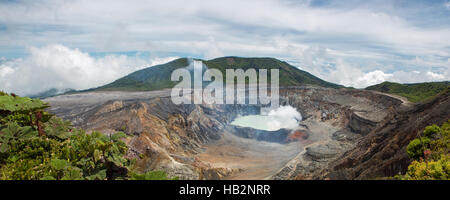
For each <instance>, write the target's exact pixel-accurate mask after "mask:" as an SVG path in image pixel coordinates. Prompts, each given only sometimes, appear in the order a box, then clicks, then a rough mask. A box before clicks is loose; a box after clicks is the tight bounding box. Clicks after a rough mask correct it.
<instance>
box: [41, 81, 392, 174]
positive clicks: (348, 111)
mask: <svg viewBox="0 0 450 200" xmlns="http://www.w3.org/2000/svg"><path fill="white" fill-rule="evenodd" d="M45 101H47V102H49V103H50V105H51V106H52V107H51V108H50V109H49V112H51V113H54V114H56V115H58V116H60V117H62V118H64V119H66V120H70V121H72V123H73V124H74V125H75V126H77V127H81V128H84V129H87V130H89V131H92V130H97V131H102V132H104V133H112V132H116V131H118V130H121V131H124V132H125V133H126V134H128V135H129V137H128V139H127V141H126V143H127V145H128V147H129V153H128V156H130V157H135V158H137V159H138V161H137V164H138V166H139V167H138V169H140V170H141V171H148V170H164V171H166V172H168V173H169V175H170V176H179V177H180V178H181V179H294V178H298V177H302V178H311V177H313V176H314V175H315V174H317V173H318V172H320V171H321V170H324V169H326V167H327V164H328V163H329V162H331V161H332V160H333V159H336V158H338V157H339V155H341V154H343V153H344V152H345V151H346V150H348V149H349V148H351V147H353V146H354V145H355V143H356V141H357V139H358V138H359V137H364V135H366V134H367V133H369V132H370V131H371V130H372V129H373V128H374V127H376V125H377V124H378V123H379V122H380V121H382V118H383V116H386V115H388V113H389V110H390V109H392V108H395V107H397V106H399V105H400V104H401V101H399V100H397V99H395V98H392V97H388V96H385V95H382V94H377V93H373V92H369V91H363V90H352V89H330V88H322V87H317V86H302V87H289V88H282V89H280V105H281V106H280V107H279V108H277V109H274V110H271V111H269V112H267V113H260V112H259V109H260V105H227V104H225V105H216V104H213V105H210V104H199V105H196V104H181V105H175V104H173V103H172V102H171V100H170V90H161V91H152V92H117V91H116V92H86V93H81V94H72V95H62V96H57V97H52V98H48V99H45ZM117 102H120V106H117V105H118V103H117ZM111 108H114V109H111ZM360 113H377V115H363V114H360ZM141 157H145V158H146V159H139V158H141Z"/></svg>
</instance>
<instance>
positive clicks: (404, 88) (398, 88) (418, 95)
mask: <svg viewBox="0 0 450 200" xmlns="http://www.w3.org/2000/svg"><path fill="white" fill-rule="evenodd" d="M449 87H450V82H449V81H445V82H430V83H414V84H400V83H393V82H383V83H380V84H377V85H373V86H369V87H367V88H366V89H367V90H375V91H379V92H384V93H389V94H396V95H400V96H404V97H406V98H408V100H409V101H411V102H421V101H424V100H427V99H430V98H432V97H434V96H436V95H437V94H439V93H441V92H443V91H445V90H446V89H448V88H449Z"/></svg>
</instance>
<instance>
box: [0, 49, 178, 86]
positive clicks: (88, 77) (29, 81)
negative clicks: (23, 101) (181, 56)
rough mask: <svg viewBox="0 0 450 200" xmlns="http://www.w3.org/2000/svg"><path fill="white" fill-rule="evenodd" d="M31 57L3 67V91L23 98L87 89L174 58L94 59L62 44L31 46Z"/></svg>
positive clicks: (9, 62) (0, 75) (16, 60)
mask: <svg viewBox="0 0 450 200" xmlns="http://www.w3.org/2000/svg"><path fill="white" fill-rule="evenodd" d="M29 52H30V55H29V56H27V57H25V58H23V59H15V60H11V61H6V62H3V63H2V64H1V65H0V77H1V80H0V88H1V89H3V90H5V91H7V92H15V93H17V94H20V95H29V94H34V93H38V92H41V91H44V90H47V89H50V88H57V89H66V88H73V89H87V88H91V87H97V86H101V85H103V84H107V83H109V82H111V81H113V80H115V79H117V78H120V77H122V76H124V75H126V74H128V73H131V72H133V71H135V70H137V69H141V68H144V67H148V66H152V65H155V64H161V63H165V62H167V61H169V60H172V59H174V58H157V59H148V60H144V59H142V58H138V57H129V56H125V55H106V56H104V57H100V58H94V57H92V56H90V55H89V54H88V53H84V52H82V51H80V50H79V49H70V48H68V47H65V46H62V45H48V46H44V47H41V48H38V47H30V48H29Z"/></svg>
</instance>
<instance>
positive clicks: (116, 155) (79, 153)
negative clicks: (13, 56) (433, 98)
mask: <svg viewBox="0 0 450 200" xmlns="http://www.w3.org/2000/svg"><path fill="white" fill-rule="evenodd" d="M47 107H48V105H47V104H46V103H44V102H42V101H40V100H38V99H30V98H27V97H25V98H24V97H18V96H16V95H8V94H6V93H3V92H0V179H2V180H124V179H129V180H167V179H169V178H168V177H167V174H166V173H164V172H162V171H155V172H146V173H144V174H140V173H137V172H134V171H133V169H134V168H135V167H134V160H131V159H128V158H127V157H126V153H127V146H126V144H125V143H124V142H123V141H122V139H123V138H125V137H126V135H125V134H124V133H122V132H119V133H115V134H112V135H109V136H107V135H104V134H102V133H100V132H96V131H94V132H92V133H90V134H87V133H86V132H85V131H84V130H82V129H77V128H73V127H72V126H71V124H70V122H69V121H63V120H62V119H60V118H57V117H55V116H52V115H50V114H48V113H46V112H45V111H44V109H45V108H47Z"/></svg>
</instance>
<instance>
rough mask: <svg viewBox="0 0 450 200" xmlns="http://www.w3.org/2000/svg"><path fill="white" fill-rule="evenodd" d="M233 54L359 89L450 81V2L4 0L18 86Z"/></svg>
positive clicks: (63, 83) (86, 83) (5, 31)
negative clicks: (287, 66) (281, 62)
mask: <svg viewBox="0 0 450 200" xmlns="http://www.w3.org/2000/svg"><path fill="white" fill-rule="evenodd" d="M231 55H233V56H245V57H263V56H264V57H266V56H269V57H275V58H278V59H281V60H285V61H288V62H290V63H291V64H293V65H295V66H297V67H299V68H301V69H303V70H306V71H308V72H310V73H312V74H314V75H316V76H318V77H320V78H322V79H325V80H327V81H331V82H335V83H339V84H343V85H346V86H354V87H359V88H362V87H366V86H368V85H371V84H376V83H380V82H382V81H396V82H402V83H411V82H424V81H443V80H449V79H450V74H449V71H450V2H449V1H448V0H442V1H412V0H402V1H391V0H389V1H388V0H377V1H371V0H369V1H367V0H366V1H357V0H347V1H344V0H341V1H331V0H303V1H294V0H279V1H275V0H246V1H238V0H229V1H202V0H192V1H181V0H171V1H133V0H132V1H126V2H125V1H106V0H97V1H88V0H74V1H52V0H36V1H14V0H10V1H0V89H3V90H6V91H9V92H17V93H19V94H27V93H32V92H34V91H41V90H45V89H49V88H53V87H56V88H61V89H62V88H75V89H86V88H90V87H96V86H99V85H102V84H105V83H108V82H110V81H113V80H114V79H116V78H119V77H121V76H124V75H126V74H128V73H130V72H132V71H134V70H137V69H141V68H144V67H148V66H151V65H154V64H160V63H162V62H167V61H169V60H171V59H175V58H177V57H186V56H188V57H196V58H203V59H211V58H215V57H221V56H231ZM16 80H21V84H17V81H16Z"/></svg>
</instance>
